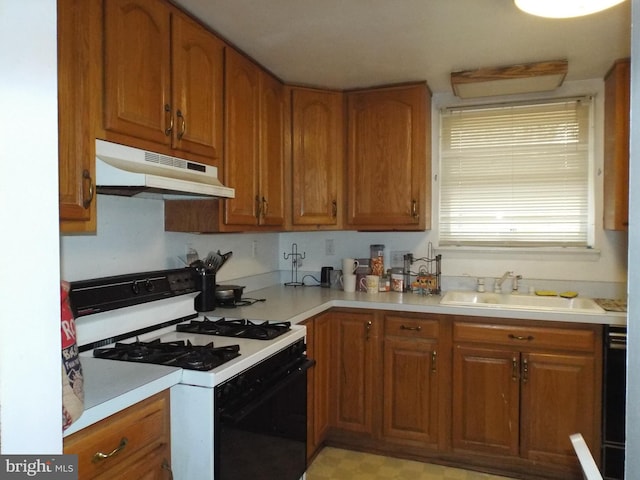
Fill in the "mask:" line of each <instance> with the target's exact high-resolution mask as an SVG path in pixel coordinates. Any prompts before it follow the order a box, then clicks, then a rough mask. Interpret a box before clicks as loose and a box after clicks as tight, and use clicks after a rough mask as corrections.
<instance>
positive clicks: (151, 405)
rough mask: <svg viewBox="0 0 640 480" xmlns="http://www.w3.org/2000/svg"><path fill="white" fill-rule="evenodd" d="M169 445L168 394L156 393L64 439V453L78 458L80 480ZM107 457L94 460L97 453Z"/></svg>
mask: <svg viewBox="0 0 640 480" xmlns="http://www.w3.org/2000/svg"><path fill="white" fill-rule="evenodd" d="M168 443H169V391H166V392H162V393H159V394H157V395H155V396H153V397H151V398H148V399H147V400H144V401H142V402H140V403H138V404H136V405H134V406H132V407H129V408H127V409H126V410H123V411H122V412H119V413H116V414H114V415H112V416H111V417H109V418H106V419H104V420H102V421H101V422H99V423H97V424H95V425H92V426H90V427H87V428H85V429H84V430H81V431H79V432H77V433H74V434H73V435H71V436H69V437H68V438H66V439H65V440H64V453H65V454H69V453H75V454H77V455H78V472H79V475H80V478H81V479H89V478H94V477H96V476H98V475H101V474H103V473H105V472H106V471H108V470H110V469H112V468H113V469H117V470H119V469H120V468H122V467H123V466H124V465H125V464H130V463H133V462H135V461H136V460H137V459H139V458H141V457H143V456H146V455H148V454H149V453H150V452H151V451H152V450H153V449H155V448H157V447H158V446H159V445H162V444H168ZM117 449H120V450H119V451H117V453H114V454H113V455H111V456H109V457H108V458H103V459H96V460H95V461H94V458H95V456H96V454H97V453H99V452H100V453H103V454H105V455H108V454H110V453H112V452H114V451H116V450H117Z"/></svg>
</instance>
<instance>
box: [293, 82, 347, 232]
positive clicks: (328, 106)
mask: <svg viewBox="0 0 640 480" xmlns="http://www.w3.org/2000/svg"><path fill="white" fill-rule="evenodd" d="M290 101H291V157H292V159H291V184H292V186H291V196H292V202H291V205H292V216H291V224H292V228H293V229H294V230H297V229H305V230H309V229H313V228H317V229H337V228H341V227H342V223H343V220H342V217H343V211H344V208H343V202H344V197H343V193H342V192H343V188H342V182H343V168H344V132H343V128H344V126H343V125H344V95H343V93H342V92H335V91H328V90H316V89H311V88H300V87H295V88H292V89H291V97H290Z"/></svg>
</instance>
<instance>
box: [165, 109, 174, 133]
mask: <svg viewBox="0 0 640 480" xmlns="http://www.w3.org/2000/svg"><path fill="white" fill-rule="evenodd" d="M164 111H165V117H166V116H168V117H169V120H168V121H166V120H165V125H166V124H167V123H168V124H169V128H166V129H165V131H164V134H165V135H166V136H167V137H168V136H169V135H171V132H172V131H173V115H172V114H171V105H169V104H168V103H165V105H164Z"/></svg>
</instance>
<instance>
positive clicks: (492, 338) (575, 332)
mask: <svg viewBox="0 0 640 480" xmlns="http://www.w3.org/2000/svg"><path fill="white" fill-rule="evenodd" d="M453 339H454V341H456V342H474V343H492V344H499V345H510V346H514V347H517V348H523V347H531V348H552V349H559V350H572V351H581V352H592V351H594V349H595V345H596V335H595V332H594V331H592V330H586V329H572V328H545V327H527V326H521V325H496V324H489V323H467V322H456V323H455V324H454V326H453Z"/></svg>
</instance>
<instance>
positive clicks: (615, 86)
mask: <svg viewBox="0 0 640 480" xmlns="http://www.w3.org/2000/svg"><path fill="white" fill-rule="evenodd" d="M604 85H605V87H604V88H605V90H604V92H605V93H604V94H605V97H604V228H605V229H607V230H627V229H628V227H629V114H630V104H629V90H630V61H629V59H623V60H618V61H617V62H615V63H614V65H613V67H611V70H609V73H607V76H606V77H605V84H604Z"/></svg>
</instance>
